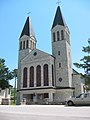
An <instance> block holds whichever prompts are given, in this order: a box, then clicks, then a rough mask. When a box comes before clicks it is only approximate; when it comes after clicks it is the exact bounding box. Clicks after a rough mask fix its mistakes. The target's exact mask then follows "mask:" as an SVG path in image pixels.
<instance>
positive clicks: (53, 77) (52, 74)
mask: <svg viewBox="0 0 90 120" xmlns="http://www.w3.org/2000/svg"><path fill="white" fill-rule="evenodd" d="M52 86H54V69H53V65H52Z"/></svg>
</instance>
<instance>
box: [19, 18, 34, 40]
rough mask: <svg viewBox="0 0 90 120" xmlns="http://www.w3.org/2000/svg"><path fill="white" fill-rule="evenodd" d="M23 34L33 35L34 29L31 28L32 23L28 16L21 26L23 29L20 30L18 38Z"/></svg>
mask: <svg viewBox="0 0 90 120" xmlns="http://www.w3.org/2000/svg"><path fill="white" fill-rule="evenodd" d="M23 35H27V36H33V37H35V34H34V31H33V28H32V24H31V21H30V20H29V16H28V17H27V20H26V22H25V25H24V27H23V30H22V32H21V35H20V38H21V37H22V36H23Z"/></svg>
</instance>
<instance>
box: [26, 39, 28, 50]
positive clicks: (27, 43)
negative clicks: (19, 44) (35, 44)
mask: <svg viewBox="0 0 90 120" xmlns="http://www.w3.org/2000/svg"><path fill="white" fill-rule="evenodd" d="M26 48H28V40H27V43H26Z"/></svg>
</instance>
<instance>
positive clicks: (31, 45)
mask: <svg viewBox="0 0 90 120" xmlns="http://www.w3.org/2000/svg"><path fill="white" fill-rule="evenodd" d="M32 44H33V43H32V41H31V44H30V48H31V49H32V47H33V46H32Z"/></svg>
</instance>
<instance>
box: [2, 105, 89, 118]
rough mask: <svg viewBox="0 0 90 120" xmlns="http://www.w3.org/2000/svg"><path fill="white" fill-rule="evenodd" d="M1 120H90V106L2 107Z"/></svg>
mask: <svg viewBox="0 0 90 120" xmlns="http://www.w3.org/2000/svg"><path fill="white" fill-rule="evenodd" d="M0 120H90V106H87V107H66V106H63V105H30V106H1V105H0Z"/></svg>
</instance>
